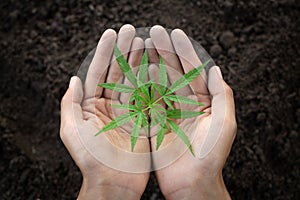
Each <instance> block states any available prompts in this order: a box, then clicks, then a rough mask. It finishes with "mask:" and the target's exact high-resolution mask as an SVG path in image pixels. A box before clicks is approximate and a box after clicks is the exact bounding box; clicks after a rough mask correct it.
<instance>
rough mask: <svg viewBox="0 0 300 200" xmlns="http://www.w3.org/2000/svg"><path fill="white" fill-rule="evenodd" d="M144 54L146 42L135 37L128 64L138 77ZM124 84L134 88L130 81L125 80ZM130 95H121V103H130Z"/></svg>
mask: <svg viewBox="0 0 300 200" xmlns="http://www.w3.org/2000/svg"><path fill="white" fill-rule="evenodd" d="M143 52H144V41H143V40H142V38H140V37H135V38H134V39H133V41H132V45H131V50H130V53H129V58H128V64H129V65H130V66H131V68H132V71H133V73H134V74H135V75H136V74H137V71H138V69H139V68H138V66H139V65H140V63H141V60H142V56H143ZM123 84H125V85H128V86H133V85H132V84H131V83H130V81H129V80H128V79H127V78H125V79H124V82H123ZM130 95H131V94H129V93H121V94H120V101H121V102H122V103H128V100H129V98H130Z"/></svg>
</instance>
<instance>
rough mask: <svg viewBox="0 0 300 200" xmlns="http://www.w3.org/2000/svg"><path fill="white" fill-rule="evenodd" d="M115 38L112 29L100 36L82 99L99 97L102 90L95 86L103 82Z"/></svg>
mask: <svg viewBox="0 0 300 200" xmlns="http://www.w3.org/2000/svg"><path fill="white" fill-rule="evenodd" d="M116 37H117V36H116V32H115V31H114V30H112V29H108V30H106V31H105V32H104V33H103V34H102V36H101V39H100V41H99V43H98V45H97V49H96V52H95V55H94V57H93V60H92V62H91V64H90V66H89V70H88V72H87V78H86V81H85V84H84V99H87V98H92V97H101V95H102V91H103V89H102V88H101V87H98V86H97V84H98V83H101V82H104V80H105V76H106V73H107V69H108V66H109V64H110V59H111V56H112V53H113V48H114V43H115V41H116Z"/></svg>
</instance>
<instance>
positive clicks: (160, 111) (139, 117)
mask: <svg viewBox="0 0 300 200" xmlns="http://www.w3.org/2000/svg"><path fill="white" fill-rule="evenodd" d="M114 55H115V57H116V60H117V62H118V64H119V67H120V69H121V70H122V72H123V74H124V75H125V77H126V78H127V79H128V80H129V81H130V83H131V84H132V86H128V85H124V84H118V83H102V84H98V86H100V87H103V88H105V89H110V90H113V91H116V92H124V93H131V97H130V98H129V101H128V104H122V105H121V104H120V105H119V104H112V105H111V107H113V108H117V109H126V110H128V112H127V113H125V114H122V115H120V116H117V117H116V118H114V119H113V120H112V121H111V122H110V123H108V124H107V125H105V126H104V127H103V128H102V129H101V130H100V131H99V132H98V133H96V135H99V134H100V133H103V132H105V131H108V130H112V129H114V128H117V127H119V126H122V125H124V124H125V123H127V122H129V121H131V120H134V123H133V127H132V131H131V151H133V150H134V146H135V144H136V141H137V138H138V136H139V133H140V131H141V129H142V128H144V129H145V132H146V133H148V130H149V127H154V126H159V127H158V133H157V143H156V150H157V149H158V148H159V146H160V145H161V143H162V141H163V139H164V135H165V133H166V132H169V131H173V132H174V133H175V134H177V135H178V136H179V137H180V138H181V139H182V140H183V142H184V143H185V144H186V145H187V146H188V147H189V150H190V152H191V153H192V154H193V155H194V153H193V149H192V145H191V143H190V140H189V138H188V137H187V136H186V134H185V133H184V132H183V131H182V130H181V128H180V127H179V126H178V125H177V124H176V123H175V122H174V121H173V120H174V119H183V118H192V117H196V116H199V115H201V114H203V113H204V112H196V111H190V110H180V109H175V108H174V107H173V105H172V102H177V103H184V104H193V105H198V106H203V104H202V103H199V102H197V101H195V100H193V99H190V98H187V97H185V96H179V95H176V94H175V92H176V91H177V90H179V89H181V88H183V87H185V86H187V85H188V84H189V83H190V82H192V81H193V80H194V79H195V78H196V77H197V76H198V75H199V74H200V72H201V71H202V70H203V69H204V67H205V66H206V65H207V64H208V62H209V61H207V62H205V63H203V64H202V65H201V66H199V67H197V68H194V69H192V70H191V71H189V72H187V73H186V74H184V75H182V76H181V77H180V78H179V79H178V80H177V81H176V82H175V83H174V84H172V85H171V86H170V87H169V88H168V87H167V82H168V77H167V70H166V66H165V64H164V61H163V59H162V57H160V63H159V84H157V83H155V81H154V80H150V81H148V82H146V77H147V73H148V54H147V51H146V50H145V52H144V54H143V57H142V60H141V63H140V68H139V72H138V74H137V76H135V75H134V73H133V72H132V70H131V67H130V66H129V64H128V63H127V61H126V59H125V58H124V56H123V55H122V53H121V52H120V50H119V49H118V47H117V45H115V46H114ZM155 92H157V93H158V94H159V95H160V96H159V97H157V96H155ZM160 101H164V102H165V104H166V105H167V106H168V107H169V109H166V108H165V107H163V106H162V105H161V103H160ZM148 117H149V119H150V120H148ZM149 121H150V122H149Z"/></svg>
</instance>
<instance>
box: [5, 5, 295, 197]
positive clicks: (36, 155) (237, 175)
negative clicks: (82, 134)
mask: <svg viewBox="0 0 300 200" xmlns="http://www.w3.org/2000/svg"><path fill="white" fill-rule="evenodd" d="M299 10H300V1H298V0H277V1H259V0H242V1H238V0H225V1H221V0H218V1H216V0H215V1H209V0H203V1H196V0H192V1H190V0H181V1H180V0H177V1H175V0H167V1H166V0H165V1H163V0H160V1H159V0H151V1H150V0H144V1H129V0H125V1H114V0H102V1H91V0H81V1H75V0H66V1H58V0H54V1H39V0H30V1H15V0H10V1H8V0H2V1H1V2H0V11H1V12H0V23H1V27H0V91H1V92H0V102H1V104H0V195H1V199H76V196H77V194H78V191H79V189H80V185H81V181H82V177H81V174H80V171H79V170H78V168H77V167H76V165H75V164H74V162H73V161H72V159H71V157H70V156H69V154H68V152H67V150H66V149H65V147H64V145H63V144H62V142H61V140H60V138H59V125H60V124H59V123H60V100H61V98H62V96H63V94H64V92H65V90H66V89H67V87H68V81H69V78H70V77H71V76H72V75H73V74H75V73H76V71H77V70H78V67H79V66H80V64H81V62H82V61H83V59H84V58H85V56H86V55H87V54H88V52H89V51H90V50H91V49H93V48H94V47H95V46H96V44H97V41H98V39H99V37H100V35H101V33H102V32H103V31H104V30H105V29H107V28H114V29H115V30H118V29H119V28H120V26H121V25H123V24H125V23H131V24H133V25H134V26H135V27H144V26H153V25H155V24H160V25H162V26H164V27H167V28H170V29H174V28H177V27H179V28H181V29H183V30H184V31H185V32H186V33H187V34H188V35H189V36H191V37H192V38H193V39H195V40H197V41H199V42H200V43H201V44H202V46H204V48H205V49H207V50H208V52H210V54H211V55H212V57H213V58H214V60H215V62H216V63H217V64H218V65H219V66H221V69H222V72H223V74H224V79H225V80H226V81H227V82H228V83H229V85H230V86H231V87H232V88H233V90H234V94H235V101H236V115H237V121H238V131H237V137H236V139H235V142H234V145H233V147H232V151H231V153H230V155H229V158H228V161H227V163H226V166H225V168H224V170H223V175H224V179H225V182H226V185H227V188H228V190H229V193H230V195H231V197H232V199H264V200H267V199H276V200H279V199H285V200H289V199H300V194H299V191H300V182H299V177H300V175H299V170H300V168H299V166H300V160H299V146H300V142H299V125H300V101H299V93H300V92H299V77H300V35H299V32H300V13H299ZM142 199H151V200H154V199H164V198H163V195H162V194H161V192H160V190H159V187H158V184H157V182H156V180H155V177H154V175H153V174H151V178H150V181H149V183H148V186H147V188H146V190H145V193H144V195H143V197H142Z"/></svg>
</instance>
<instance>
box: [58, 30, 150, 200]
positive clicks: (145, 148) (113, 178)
mask: <svg viewBox="0 0 300 200" xmlns="http://www.w3.org/2000/svg"><path fill="white" fill-rule="evenodd" d="M134 36H135V29H134V27H132V26H131V25H125V26H123V27H122V28H121V29H120V31H119V33H118V35H117V34H116V33H115V32H114V31H113V30H110V29H109V30H107V31H105V32H104V33H103V35H102V37H101V39H100V41H99V43H98V46H97V49H96V52H95V56H94V58H93V61H92V63H91V64H90V67H89V70H88V73H87V78H86V81H85V84H84V90H83V88H82V83H81V81H80V79H79V78H78V77H73V78H72V79H71V81H70V85H69V88H68V90H67V92H66V94H65V95H64V97H63V99H62V104H61V130H60V135H61V138H62V141H63V142H64V144H65V146H66V148H67V149H68V151H69V152H70V154H71V156H72V158H73V159H74V161H75V162H76V164H77V166H78V167H79V168H80V170H81V172H82V174H83V179H84V181H83V184H82V188H81V191H80V194H79V199H97V198H99V197H103V198H105V199H119V197H120V196H123V195H126V196H127V197H128V198H130V199H139V198H140V196H141V195H142V193H143V191H144V189H145V187H146V184H147V182H148V179H149V172H146V171H147V170H144V171H145V172H144V173H126V172H122V171H120V170H117V169H113V168H111V167H110V166H106V165H104V164H103V163H102V162H100V161H99V158H101V159H103V160H105V159H108V160H109V161H110V162H112V163H111V164H113V163H121V165H120V166H123V165H127V163H134V164H138V163H139V162H142V164H141V167H144V168H147V167H148V168H149V167H150V158H148V159H147V158H146V159H145V160H142V161H136V162H135V160H134V159H133V158H134V157H130V156H124V152H129V153H130V151H131V149H130V134H129V133H130V132H127V130H126V129H128V130H129V129H131V127H130V125H129V127H122V128H119V129H115V130H112V131H109V132H107V133H103V134H101V135H100V136H97V137H95V136H94V135H95V133H97V132H98V131H99V130H100V129H101V128H102V127H103V126H104V125H105V124H107V123H108V122H109V121H110V120H111V119H112V118H114V117H115V115H118V114H119V113H114V112H113V111H112V109H111V107H110V106H109V104H112V103H116V104H118V103H119V101H120V100H119V96H118V94H116V93H112V92H110V91H108V90H103V89H102V88H101V87H97V84H99V83H103V82H119V81H123V80H122V72H121V73H120V71H118V70H119V68H118V66H117V64H116V62H111V61H112V60H113V59H114V58H113V56H112V55H113V46H114V44H115V42H116V40H117V45H118V47H119V48H120V49H121V51H122V53H123V54H124V55H125V56H126V59H127V58H128V57H129V60H128V61H129V63H131V64H133V63H138V62H139V60H140V59H141V54H140V53H139V52H136V51H133V52H135V54H134V55H133V56H130V54H128V52H130V50H131V49H132V48H135V49H143V46H141V45H143V43H141V42H140V41H141V39H139V38H134ZM116 112H118V111H116ZM149 150H150V147H149V142H148V139H147V138H143V137H142V138H139V139H138V141H137V143H136V146H135V152H136V153H146V152H149ZM107 152H109V153H107ZM119 152H122V153H123V154H121V153H119ZM122 163H123V165H122ZM117 166H118V165H117ZM104 191H106V192H104ZM108 191H109V192H108Z"/></svg>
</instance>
